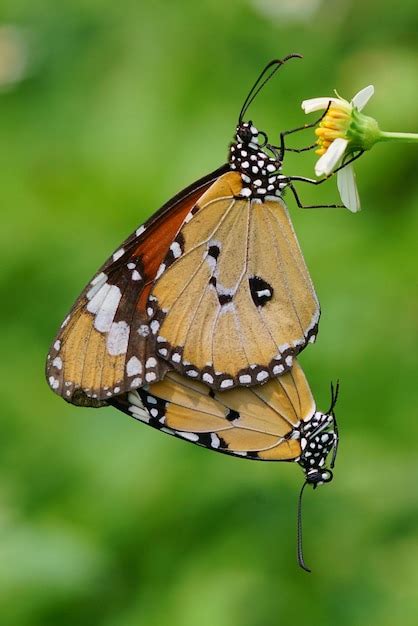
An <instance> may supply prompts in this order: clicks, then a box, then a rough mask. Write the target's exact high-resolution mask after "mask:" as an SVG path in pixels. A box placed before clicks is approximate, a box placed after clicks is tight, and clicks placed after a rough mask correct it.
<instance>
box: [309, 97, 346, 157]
mask: <svg viewBox="0 0 418 626" xmlns="http://www.w3.org/2000/svg"><path fill="white" fill-rule="evenodd" d="M351 111H352V109H351V105H349V104H348V103H347V104H346V105H345V104H344V103H343V102H338V103H334V102H333V103H332V104H331V106H330V108H329V109H328V111H327V114H326V115H325V117H324V118H323V119H322V120H321V122H320V123H319V126H318V128H317V129H316V130H315V135H316V136H317V137H318V139H317V141H316V143H317V144H318V148H317V150H315V153H316V154H318V155H319V156H322V155H323V154H325V152H326V151H327V150H328V148H329V147H330V145H331V144H332V142H333V141H334V139H338V138H339V137H341V138H343V139H345V138H346V131H347V129H348V127H349V125H350V121H351Z"/></svg>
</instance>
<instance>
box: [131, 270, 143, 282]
mask: <svg viewBox="0 0 418 626" xmlns="http://www.w3.org/2000/svg"><path fill="white" fill-rule="evenodd" d="M132 280H141V274H140V273H139V272H138V270H134V271H133V272H132Z"/></svg>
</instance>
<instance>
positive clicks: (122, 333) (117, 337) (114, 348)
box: [107, 322, 129, 356]
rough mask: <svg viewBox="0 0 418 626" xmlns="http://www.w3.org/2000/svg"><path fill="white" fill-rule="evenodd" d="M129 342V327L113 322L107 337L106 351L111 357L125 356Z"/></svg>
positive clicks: (123, 323)
mask: <svg viewBox="0 0 418 626" xmlns="http://www.w3.org/2000/svg"><path fill="white" fill-rule="evenodd" d="M128 341H129V326H128V324H127V323H126V322H114V323H113V324H112V325H111V327H110V331H109V334H108V336H107V351H108V352H109V354H110V355H111V356H118V355H119V354H126V351H127V349H128Z"/></svg>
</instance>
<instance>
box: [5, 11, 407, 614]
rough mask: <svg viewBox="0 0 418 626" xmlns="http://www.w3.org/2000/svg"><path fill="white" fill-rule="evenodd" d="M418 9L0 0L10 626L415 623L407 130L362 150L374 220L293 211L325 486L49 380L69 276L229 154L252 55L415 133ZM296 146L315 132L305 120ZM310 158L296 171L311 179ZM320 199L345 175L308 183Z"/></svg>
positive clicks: (292, 158)
mask: <svg viewBox="0 0 418 626" xmlns="http://www.w3.org/2000/svg"><path fill="white" fill-rule="evenodd" d="M417 30H418V5H417V3H416V2H415V1H412V0H405V1H404V2H402V3H401V4H400V5H399V7H398V8H397V9H396V10H394V6H393V3H392V2H391V1H389V0H379V1H377V0H370V1H368V2H361V1H360V0H353V1H350V0H336V1H335V2H332V3H330V2H321V0H283V1H281V0H248V1H242V2H234V1H232V2H219V0H200V2H192V1H189V2H188V1H187V0H178V1H176V2H168V1H166V2H163V1H162V0H155V1H154V2H129V1H125V2H122V3H121V2H119V3H118V2H111V1H110V0H100V1H97V0H96V1H95V0H71V1H70V0H62V1H61V2H56V1H55V0H37V1H36V2H33V0H19V1H16V0H3V2H2V4H1V8H0V145H1V148H0V197H1V209H2V210H1V214H2V220H1V228H0V240H1V245H0V273H1V289H2V296H1V303H2V304H1V315H2V323H1V326H0V332H1V340H0V341H1V355H2V357H1V359H0V368H1V372H0V380H1V381H2V389H3V391H2V395H1V409H0V412H1V420H0V448H1V454H0V467H1V473H0V621H1V623H3V624H7V625H8V626H15V625H16V626H48V625H54V626H55V625H56V624H60V626H67V625H68V626H73V625H74V624H77V625H78V626H83V625H89V626H91V625H92V624H94V625H96V624H97V625H100V626H165V625H167V626H196V624H199V625H200V626H206V625H207V626H213V625H214V624H215V625H216V626H270V625H281V624H297V625H298V626H308V625H309V626H311V625H313V624H314V625H318V626H335V624H336V623H337V624H339V626H357V625H358V624H379V626H393V624H403V626H409V625H411V626H412V625H414V626H415V625H416V620H417V614H418V598H417V593H416V590H417V583H418V533H417V526H418V524H417V522H418V499H417V489H416V484H417V476H418V472H417V451H418V425H417V422H418V420H417V406H418V389H417V378H416V377H417V365H418V357H417V345H418V341H417V340H418V337H417V318H418V298H417V284H416V283H417V280H416V276H417V246H416V241H417V236H418V184H417V181H418V178H417V165H418V159H417V148H416V147H415V146H407V145H406V146H395V147H392V146H389V145H382V146H377V147H376V148H374V149H373V151H372V152H371V153H369V154H367V155H365V156H364V158H363V159H361V160H360V161H359V162H358V163H357V164H356V170H357V176H358V182H359V187H360V193H361V197H362V203H363V211H362V212H361V213H359V214H357V215H352V214H350V213H349V212H348V211H345V210H342V209H341V210H327V209H318V210H315V211H301V210H299V209H297V208H296V206H295V203H294V201H293V199H292V198H291V197H289V205H290V210H291V215H292V218H293V219H294V223H295V227H296V230H297V233H298V236H299V239H300V242H301V245H302V248H303V250H304V253H305V256H306V260H307V263H308V266H309V268H310V270H311V274H312V277H313V279H314V282H315V284H316V287H317V291H318V294H319V296H320V300H321V303H322V307H323V317H322V326H321V332H320V336H319V339H318V341H317V343H316V345H315V346H313V347H309V349H307V350H306V351H305V352H304V354H303V357H302V358H301V362H302V364H303V366H304V368H305V371H306V373H307V375H308V378H309V380H310V382H311V385H312V388H313V390H314V393H315V395H316V398H317V402H318V406H319V407H322V408H324V409H325V408H326V407H327V406H328V403H329V383H330V381H331V380H335V379H336V378H337V377H338V378H339V379H340V381H341V395H340V400H339V404H338V418H339V423H340V430H341V447H340V453H339V458H338V463H337V467H336V471H335V480H334V482H333V483H332V484H331V485H329V486H327V487H323V488H322V489H319V490H317V491H316V492H312V491H309V492H308V493H307V494H306V499H305V517H304V526H305V549H306V559H307V561H308V563H309V564H310V565H311V567H312V568H313V570H314V573H313V574H312V575H308V574H305V573H304V572H302V571H301V570H299V569H298V568H297V565H296V561H295V534H296V500H297V494H298V490H299V488H300V485H301V482H302V473H301V471H300V470H299V468H298V467H297V466H295V465H293V464H284V465H280V464H262V463H254V462H252V463H250V462H246V461H243V460H239V459H233V458H227V457H225V456H223V455H216V454H213V453H212V452H208V451H206V450H202V449H200V448H197V447H194V446H192V445H190V444H188V443H186V442H182V441H177V440H175V439H173V438H170V437H165V436H163V435H162V434H160V433H158V432H156V431H154V430H152V429H149V428H146V427H145V426H143V425H141V424H138V423H136V422H135V421H134V420H130V419H129V418H128V417H126V416H124V415H123V414H122V413H118V412H117V411H116V410H114V409H110V408H109V409H101V410H91V409H90V410H87V409H78V408H75V407H72V406H70V405H67V404H66V403H64V402H63V401H62V400H60V399H59V398H58V397H57V396H54V395H53V394H52V393H51V391H50V390H49V388H48V387H47V385H46V384H45V382H44V375H43V369H44V360H45V355H46V352H47V350H48V347H49V344H50V341H51V340H52V338H53V335H54V334H55V331H56V328H57V327H58V325H59V324H60V323H61V320H62V319H63V317H64V316H65V315H66V313H67V310H68V309H69V308H70V306H71V304H72V302H73V301H74V299H75V298H76V296H77V295H78V293H79V291H80V290H81V288H82V286H83V285H84V284H85V283H86V282H87V281H88V280H89V279H90V278H91V276H92V275H93V273H94V272H95V270H96V269H97V267H98V266H99V265H101V263H102V261H103V259H104V258H106V257H107V255H108V254H109V253H110V252H111V251H112V250H114V249H115V248H116V247H117V245H118V244H119V243H120V241H122V240H123V239H124V238H125V236H126V235H128V234H129V233H130V232H131V231H133V230H134V229H135V228H136V227H137V226H138V225H139V224H140V223H142V221H143V220H144V219H145V218H146V217H147V216H149V215H150V214H151V213H152V212H153V211H154V210H155V209H157V208H158V207H159V206H160V205H161V204H162V203H163V202H164V201H165V200H166V199H167V198H168V197H170V196H171V195H173V194H174V193H175V192H177V191H178V190H179V189H181V188H182V187H183V186H185V185H187V184H189V183H190V182H191V181H192V180H194V179H196V178H197V177H200V176H201V175H203V174H205V173H206V172H208V171H210V170H212V169H215V168H216V167H217V166H218V165H220V164H221V163H223V161H224V159H225V155H226V150H227V144H228V142H229V140H230V138H231V136H232V133H233V130H234V125H235V121H236V118H237V114H238V111H239V108H240V106H241V103H242V101H243V98H244V97H245V95H246V93H247V91H248V88H249V87H250V85H251V83H252V82H253V80H254V79H255V77H256V75H257V73H258V72H259V70H260V69H261V68H262V66H263V65H264V63H265V62H266V61H267V60H269V59H271V58H274V57H277V56H284V55H285V54H287V53H289V52H295V51H298V52H301V53H303V54H304V56H305V58H304V60H303V61H302V62H300V61H294V62H293V63H291V64H289V65H288V66H286V67H285V68H284V69H282V70H281V72H280V73H279V75H277V78H276V79H275V80H274V81H272V83H270V84H269V85H268V87H267V88H266V89H265V91H264V93H263V94H262V95H261V96H260V98H259V99H258V101H257V103H256V104H255V105H254V106H253V108H252V110H251V114H252V116H253V118H254V119H255V120H256V123H257V125H258V127H259V128H263V129H265V130H267V131H269V132H270V133H271V137H275V136H276V137H277V133H278V132H279V130H280V129H284V128H290V127H292V126H295V125H298V124H299V123H301V122H302V123H303V122H304V121H305V119H304V116H303V113H302V111H301V110H300V101H301V100H302V99H304V98H308V97H313V96H318V95H329V94H331V93H332V89H333V88H334V87H335V88H337V89H338V91H339V92H340V93H341V94H342V95H345V96H347V97H348V98H350V97H351V96H352V95H353V94H354V93H355V92H356V91H358V90H359V89H360V88H362V87H364V86H365V85H367V84H369V83H373V84H374V85H375V87H376V95H375V97H374V99H373V100H372V101H371V102H370V103H369V105H368V108H367V112H368V113H370V114H371V115H373V116H374V117H376V118H377V119H378V120H379V121H380V123H381V126H382V128H384V129H385V130H403V131H417V130H418V116H417V97H416V96H417V86H418V85H417V74H418V72H417V70H418V55H417V47H418V44H417V38H416V33H417ZM308 134H309V133H307V134H306V135H305V137H304V138H303V140H302V138H300V139H299V141H300V142H301V143H305V142H306V143H308V142H309V141H310V136H309V137H308ZM313 163H314V155H310V154H307V155H306V154H305V155H302V156H297V155H288V159H287V161H286V171H287V172H291V173H293V174H295V173H299V172H300V173H304V174H307V175H309V174H312V167H313ZM300 194H301V196H302V197H303V199H304V201H305V202H318V203H321V202H322V203H323V202H332V201H335V200H336V198H337V195H336V187H335V182H334V181H331V182H329V183H327V185H324V186H322V187H320V188H317V189H315V188H314V189H312V188H308V187H306V188H305V187H303V188H302V187H301V188H300Z"/></svg>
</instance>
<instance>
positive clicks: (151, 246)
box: [46, 166, 225, 406]
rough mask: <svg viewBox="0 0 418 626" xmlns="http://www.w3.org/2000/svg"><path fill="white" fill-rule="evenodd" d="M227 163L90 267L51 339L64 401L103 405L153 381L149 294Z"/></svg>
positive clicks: (156, 366)
mask: <svg viewBox="0 0 418 626" xmlns="http://www.w3.org/2000/svg"><path fill="white" fill-rule="evenodd" d="M224 170H225V166H224V167H223V168H220V169H219V170H217V171H215V172H213V173H212V174H210V175H209V176H207V177H205V178H203V179H201V180H199V181H197V182H196V183H195V184H194V185H191V186H190V187H188V188H187V189H185V190H184V191H183V192H181V193H180V194H178V195H177V196H175V197H174V198H173V199H172V200H170V201H169V202H168V203H166V204H165V205H164V206H163V207H162V208H161V209H160V210H159V211H158V212H157V213H156V214H155V215H153V216H152V217H151V218H150V219H149V220H148V222H146V223H145V224H144V226H141V227H140V228H138V229H137V230H136V232H135V233H134V234H133V235H132V236H131V237H129V238H128V239H127V240H126V241H125V242H124V243H123V244H122V245H121V246H120V247H119V248H118V249H117V250H116V252H114V253H113V255H112V256H111V257H110V258H109V259H108V260H107V261H106V263H105V264H104V265H103V266H102V267H101V268H100V270H99V271H98V272H97V273H96V275H95V276H94V278H93V279H92V280H91V281H90V282H89V284H88V285H87V286H86V287H85V289H84V290H83V292H82V293H81V295H80V297H79V298H78V299H77V301H76V303H75V304H74V306H73V308H72V310H71V311H70V313H69V315H68V316H67V317H66V318H65V320H64V322H63V323H62V325H61V328H60V330H59V332H58V334H57V336H56V337H55V340H54V342H53V344H52V347H51V349H50V352H49V354H48V358H47V364H46V376H47V380H48V382H49V385H50V387H51V388H52V389H53V391H55V392H56V393H57V394H59V395H60V396H62V397H63V398H64V399H65V400H67V401H68V402H72V403H73V404H78V405H83V406H102V405H104V404H106V399H108V398H109V397H111V396H112V395H117V394H119V393H124V392H126V391H128V390H130V389H134V388H136V387H138V386H140V385H142V384H144V383H145V382H153V381H157V380H159V379H160V378H161V377H162V376H163V375H164V373H165V371H166V370H167V365H165V364H164V362H162V361H160V360H159V359H157V358H156V355H155V338H154V337H153V334H152V332H151V330H150V323H149V322H150V320H149V312H148V311H147V300H148V296H149V292H150V290H151V288H152V284H153V281H154V279H155V275H156V273H157V270H158V268H159V266H160V264H161V262H162V260H163V259H164V258H165V257H166V256H167V253H168V251H169V249H170V245H171V244H172V242H173V240H174V238H175V236H176V234H177V232H178V231H179V229H180V227H181V225H182V224H183V222H184V220H185V219H186V217H187V215H188V214H189V213H190V212H191V211H192V210H193V207H194V206H195V205H196V202H197V201H198V199H199V198H200V196H201V195H202V194H203V193H204V192H205V191H206V190H207V189H208V188H209V187H210V186H211V184H212V183H213V182H214V180H216V179H217V178H218V176H219V175H220V173H222V172H223V171H224Z"/></svg>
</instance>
